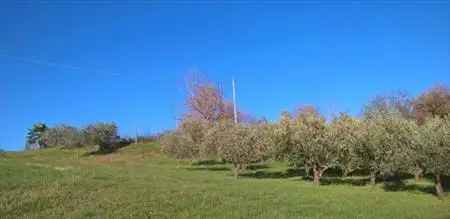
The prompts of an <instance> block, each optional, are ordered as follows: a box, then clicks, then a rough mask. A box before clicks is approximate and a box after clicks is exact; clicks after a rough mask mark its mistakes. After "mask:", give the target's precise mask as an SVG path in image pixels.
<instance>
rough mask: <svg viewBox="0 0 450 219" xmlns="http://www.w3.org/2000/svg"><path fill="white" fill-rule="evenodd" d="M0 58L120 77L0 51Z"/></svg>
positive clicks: (116, 74) (110, 73)
mask: <svg viewBox="0 0 450 219" xmlns="http://www.w3.org/2000/svg"><path fill="white" fill-rule="evenodd" d="M0 56H3V57H7V58H10V59H13V60H16V61H20V62H25V63H30V64H35V65H43V66H47V67H52V68H63V69H71V70H76V71H81V72H83V73H95V74H101V75H109V76H120V74H119V73H114V72H106V71H99V70H93V69H86V68H82V67H79V66H75V65H68V64H61V63H56V62H49V61H44V60H42V59H36V58H28V57H27V58H24V57H18V56H13V55H9V54H6V53H4V52H2V51H0Z"/></svg>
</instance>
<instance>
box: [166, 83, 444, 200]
mask: <svg viewBox="0 0 450 219" xmlns="http://www.w3.org/2000/svg"><path fill="white" fill-rule="evenodd" d="M186 104H187V108H188V111H187V112H186V113H185V114H184V115H183V117H182V119H181V121H180V125H179V126H178V127H177V128H176V129H175V130H173V131H171V132H169V133H166V134H164V135H163V136H162V137H161V145H162V151H163V152H165V153H166V154H168V155H169V156H172V157H175V158H177V159H191V160H193V159H195V160H202V159H211V158H213V159H221V160H225V161H227V162H229V163H231V164H232V167H233V173H234V176H235V177H236V178H237V177H238V176H239V175H240V173H241V172H242V171H243V170H245V169H246V168H247V167H248V166H249V165H250V164H252V163H255V162H260V161H265V160H284V161H287V162H288V163H289V164H290V165H291V166H292V167H293V168H298V169H303V170H305V177H308V178H309V177H311V178H312V180H313V183H314V184H316V185H320V182H321V178H322V176H323V175H324V174H325V173H326V172H327V171H328V170H330V169H335V170H336V169H338V170H340V171H341V172H342V175H343V176H347V175H351V174H352V173H354V172H355V171H359V172H366V173H367V175H368V178H369V179H370V180H369V182H370V183H371V184H375V183H376V181H377V180H385V179H394V180H400V177H399V176H400V175H402V174H411V175H412V176H414V177H415V179H416V180H421V178H422V177H423V175H424V174H428V175H431V176H433V178H434V182H435V190H436V194H437V196H439V197H444V189H443V179H444V176H449V175H450V89H449V88H448V87H446V86H442V85H440V86H435V87H432V88H431V89H429V90H427V91H425V92H423V93H422V94H421V95H419V96H417V97H415V98H413V97H410V96H408V95H406V94H404V93H401V92H399V93H394V94H390V95H383V96H377V97H375V98H374V99H372V100H371V101H370V102H369V103H368V104H367V105H366V106H365V107H364V109H363V113H362V115H361V116H357V117H356V116H351V115H349V114H347V113H339V114H338V115H334V116H333V118H332V119H331V120H330V119H329V120H327V119H326V118H325V117H324V116H323V115H322V114H320V112H319V111H318V110H317V109H316V108H315V107H313V106H304V107H300V108H299V109H298V110H297V111H295V112H294V113H289V112H284V113H282V114H281V117H280V119H279V121H278V122H276V123H269V122H267V121H266V120H265V119H260V120H258V119H246V118H243V117H242V115H244V114H243V113H239V116H240V117H239V123H237V124H235V123H234V122H233V119H232V117H233V114H232V111H231V109H232V105H231V106H230V103H229V102H228V101H226V100H225V99H224V97H223V95H222V93H221V91H220V89H219V88H218V87H217V86H214V85H213V84H212V83H210V82H202V83H198V82H195V83H191V86H190V88H189V92H188V96H187V101H186Z"/></svg>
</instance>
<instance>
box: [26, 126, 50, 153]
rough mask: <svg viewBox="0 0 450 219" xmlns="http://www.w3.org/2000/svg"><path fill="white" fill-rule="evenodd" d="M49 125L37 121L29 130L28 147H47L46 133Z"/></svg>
mask: <svg viewBox="0 0 450 219" xmlns="http://www.w3.org/2000/svg"><path fill="white" fill-rule="evenodd" d="M47 129H48V128H47V125H45V124H44V123H36V124H34V125H33V127H32V128H31V129H29V130H28V134H27V137H26V146H25V148H26V149H40V148H45V147H47V142H46V141H45V139H44V133H45V131H47Z"/></svg>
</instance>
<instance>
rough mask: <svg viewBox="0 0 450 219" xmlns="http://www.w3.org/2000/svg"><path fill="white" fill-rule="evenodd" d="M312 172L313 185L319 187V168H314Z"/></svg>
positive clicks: (320, 173) (320, 172)
mask: <svg viewBox="0 0 450 219" xmlns="http://www.w3.org/2000/svg"><path fill="white" fill-rule="evenodd" d="M313 172H314V178H313V180H314V181H313V183H314V185H317V186H318V185H320V177H321V176H322V171H321V170H320V168H319V167H314V168H313Z"/></svg>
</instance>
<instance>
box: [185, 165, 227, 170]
mask: <svg viewBox="0 0 450 219" xmlns="http://www.w3.org/2000/svg"><path fill="white" fill-rule="evenodd" d="M186 169H187V170H189V171H199V170H200V171H205V170H207V171H230V168H229V167H225V166H212V167H210V166H196V167H188V168H186Z"/></svg>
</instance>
